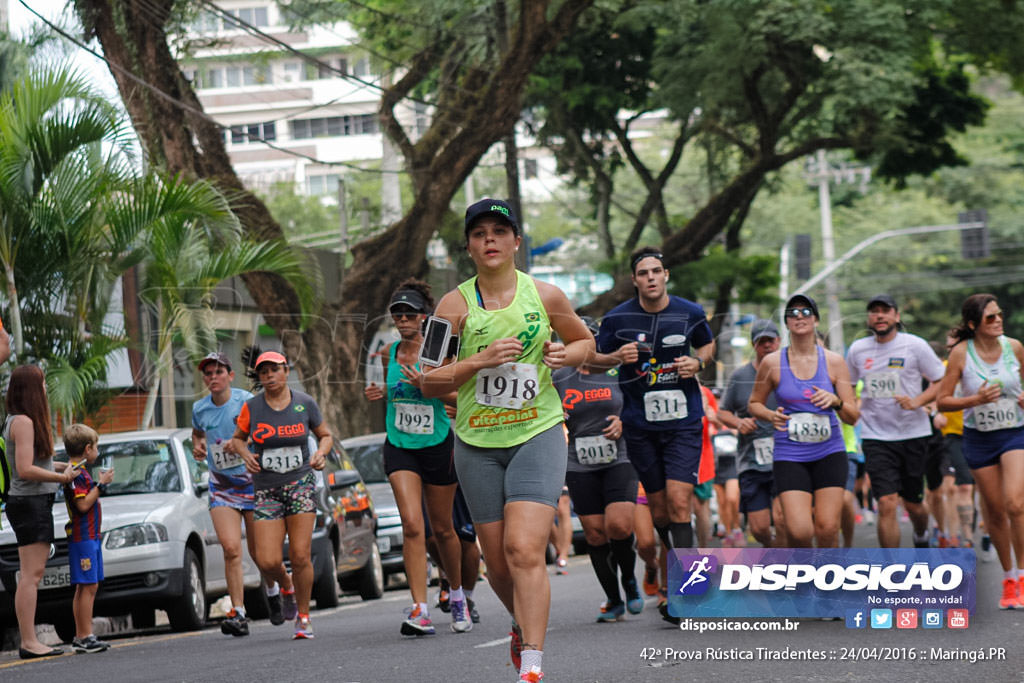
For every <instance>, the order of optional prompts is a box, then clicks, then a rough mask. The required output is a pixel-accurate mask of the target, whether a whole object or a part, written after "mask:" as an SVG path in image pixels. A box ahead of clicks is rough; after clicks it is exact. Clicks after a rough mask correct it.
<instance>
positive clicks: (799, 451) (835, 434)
mask: <svg viewBox="0 0 1024 683" xmlns="http://www.w3.org/2000/svg"><path fill="white" fill-rule="evenodd" d="M814 387H818V388H820V389H824V390H825V391H835V387H833V386H832V379H831V378H830V377H829V376H828V364H827V363H826V362H825V349H823V348H821V347H820V346H819V347H818V367H817V370H815V372H814V377H812V378H811V379H800V378H798V377H797V376H796V375H794V374H793V370H792V368H790V367H789V347H788V346H787V347H785V348H784V349H782V358H781V362H780V365H779V386H778V387H777V388H776V389H775V398H776V400H777V401H778V404H779V407H781V408H783V409H784V410H785V412H786V414H787V415H792V416H793V417H790V420H789V421H790V425H789V431H787V432H783V431H780V430H778V429H776V430H775V459H776V460H789V461H792V462H811V461H813V460H820V459H821V458H824V457H825V456H826V455H831V454H833V453H844V452H846V444H845V443H844V442H843V433H842V431H841V430H840V429H839V420H838V419H837V418H836V412H835V411H834V410H826V409H822V408H819V407H817V406H816V405H814V404H813V403H811V399H810V397H811V395H813V394H814ZM825 425H828V429H827V433H828V436H827V437H825V436H824V435H825V434H826V427H825ZM823 437H824V438H823Z"/></svg>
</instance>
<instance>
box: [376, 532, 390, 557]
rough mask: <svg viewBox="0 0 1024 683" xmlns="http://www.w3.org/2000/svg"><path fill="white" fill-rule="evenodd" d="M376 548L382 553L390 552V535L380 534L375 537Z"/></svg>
mask: <svg viewBox="0 0 1024 683" xmlns="http://www.w3.org/2000/svg"><path fill="white" fill-rule="evenodd" d="M377 550H379V551H381V552H382V553H389V552H391V537H390V536H380V537H378V538H377Z"/></svg>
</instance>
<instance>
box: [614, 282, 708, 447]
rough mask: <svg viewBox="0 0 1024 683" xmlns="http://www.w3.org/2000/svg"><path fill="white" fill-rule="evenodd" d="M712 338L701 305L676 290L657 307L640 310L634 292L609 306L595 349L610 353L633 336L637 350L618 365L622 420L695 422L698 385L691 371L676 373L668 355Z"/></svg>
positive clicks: (662, 424)
mask: <svg viewBox="0 0 1024 683" xmlns="http://www.w3.org/2000/svg"><path fill="white" fill-rule="evenodd" d="M711 341H712V336H711V326H710V325H708V319H707V315H706V314H705V313H704V308H703V307H701V306H700V305H699V304H695V303H693V302H692V301H687V300H686V299H682V298H680V297H677V296H669V302H668V305H667V306H666V307H665V308H663V309H662V310H660V311H658V312H657V313H648V312H647V311H645V310H644V309H643V308H641V306H640V302H639V301H638V300H637V299H636V298H633V299H630V300H629V301H626V302H624V303H621V304H619V305H618V306H616V307H615V308H613V309H612V310H610V311H608V313H607V314H606V315H605V316H604V319H603V320H602V321H601V330H600V332H599V333H598V336H597V350H598V351H600V352H601V353H612V352H614V351H617V350H618V349H619V348H620V347H622V346H624V345H626V344H629V343H630V342H637V347H638V351H639V353H640V355H639V358H638V359H637V362H636V363H630V364H628V365H623V366H622V367H620V368H619V386H621V387H622V393H623V395H624V396H625V405H624V406H623V409H622V422H623V423H624V424H626V425H628V426H630V427H635V428H639V429H653V430H670V429H677V428H679V427H681V426H683V425H691V424H694V423H697V424H699V423H700V419H701V417H703V416H704V406H703V403H702V401H701V395H700V385H699V384H698V382H697V380H696V379H695V378H693V377H690V378H688V379H679V375H678V374H677V373H676V371H675V367H674V360H673V359H675V358H678V357H680V356H689V355H693V354H692V349H695V348H698V349H699V348H701V347H702V346H706V345H707V344H710V343H711ZM684 401H685V406H684V405H683V403H684ZM682 415H685V417H682Z"/></svg>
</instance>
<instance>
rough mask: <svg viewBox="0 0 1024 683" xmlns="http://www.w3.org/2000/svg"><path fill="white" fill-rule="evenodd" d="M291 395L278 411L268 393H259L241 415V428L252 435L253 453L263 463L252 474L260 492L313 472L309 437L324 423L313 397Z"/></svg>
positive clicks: (301, 393)
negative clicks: (285, 404) (269, 402)
mask: <svg viewBox="0 0 1024 683" xmlns="http://www.w3.org/2000/svg"><path fill="white" fill-rule="evenodd" d="M291 392H292V400H291V402H290V403H289V404H288V405H287V406H286V407H285V408H284V409H283V410H274V409H273V408H271V407H270V406H269V405H267V397H266V395H265V394H257V395H256V396H254V397H252V398H250V399H249V400H248V401H246V402H245V405H243V406H242V412H241V413H239V415H238V428H239V429H241V430H242V431H243V432H248V433H249V438H250V439H251V441H252V444H251V448H252V452H253V453H254V454H255V455H256V457H257V458H259V461H260V471H259V472H257V473H255V474H253V475H252V483H253V487H254V488H256V489H258V490H265V489H273V488H278V487H281V486H286V485H288V484H291V483H294V482H296V481H298V480H299V479H302V477H304V476H306V474H308V473H309V472H311V471H312V468H311V467H310V466H309V456H310V450H309V439H308V437H309V435H310V434H311V433H312V431H313V429H315V428H316V427H319V426H320V424H321V423H322V422H323V421H324V420H323V417H322V416H321V415H320V406H318V405H317V404H316V401H314V400H313V397H312V396H310V395H309V394H304V393H303V392H301V391H296V390H295V389H292V390H291Z"/></svg>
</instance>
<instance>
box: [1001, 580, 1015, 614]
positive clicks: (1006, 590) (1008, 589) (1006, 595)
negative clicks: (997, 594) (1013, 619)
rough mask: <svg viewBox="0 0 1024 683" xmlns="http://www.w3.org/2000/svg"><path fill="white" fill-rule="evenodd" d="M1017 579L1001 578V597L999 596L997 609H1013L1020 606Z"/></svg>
mask: <svg viewBox="0 0 1024 683" xmlns="http://www.w3.org/2000/svg"><path fill="white" fill-rule="evenodd" d="M1019 600H1020V595H1019V594H1018V592H1017V579H1003V597H1001V598H999V609H1013V608H1015V607H1019V606H1020V602H1019Z"/></svg>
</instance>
